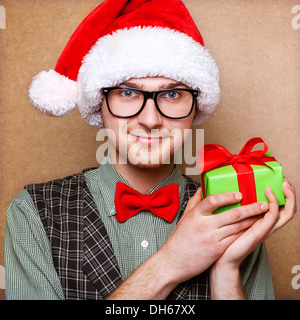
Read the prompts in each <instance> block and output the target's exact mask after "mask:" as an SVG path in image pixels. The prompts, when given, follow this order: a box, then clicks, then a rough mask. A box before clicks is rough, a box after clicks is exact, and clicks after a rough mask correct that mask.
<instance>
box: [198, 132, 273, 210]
mask: <svg viewBox="0 0 300 320" xmlns="http://www.w3.org/2000/svg"><path fill="white" fill-rule="evenodd" d="M259 143H263V149H262V150H257V151H252V149H253V148H254V147H255V146H256V145H257V144H259ZM267 150H268V146H267V145H266V143H265V142H264V141H263V139H262V138H252V139H250V140H249V141H247V142H246V144H245V145H244V147H243V148H242V150H241V151H240V153H239V154H231V153H230V152H229V151H228V150H226V149H225V148H224V147H222V146H220V145H218V144H206V145H204V146H202V147H200V148H199V149H198V154H199V156H200V159H199V169H200V172H202V173H201V184H202V191H203V198H205V185H204V173H205V172H206V171H209V170H212V169H216V168H220V167H224V166H228V165H232V166H233V168H234V169H235V171H236V173H237V179H238V184H239V191H240V192H241V193H242V194H243V200H242V201H241V205H245V204H250V203H253V202H256V199H257V197H256V188H255V180H254V172H253V169H252V167H251V166H250V164H252V165H261V166H265V167H268V168H270V169H272V168H271V167H270V166H268V165H267V164H266V163H265V162H269V161H276V160H275V158H273V157H267V156H265V154H266V152H267ZM272 170H273V169H272Z"/></svg>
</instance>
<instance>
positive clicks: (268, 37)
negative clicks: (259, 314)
mask: <svg viewBox="0 0 300 320" xmlns="http://www.w3.org/2000/svg"><path fill="white" fill-rule="evenodd" d="M99 2H100V1H97V0H76V1H73V0H63V1H62V0H52V1H36V0H34V1H33V0H26V1H25V0H21V1H20V0H19V1H17V0H2V1H0V5H1V6H3V7H4V8H5V11H6V29H1V30H0V81H1V86H0V142H1V144H0V150H1V151H0V152H1V157H0V165H1V167H0V177H1V179H0V195H1V198H0V208H1V211H0V265H3V242H4V226H5V215H6V208H7V206H8V205H9V203H10V201H11V200H12V199H13V198H14V196H15V195H16V194H17V193H18V192H19V191H20V190H22V188H23V186H24V185H26V184H28V183H33V182H43V181H47V180H50V179H55V178H60V177H63V176H67V175H69V174H72V173H75V172H79V171H81V170H82V169H84V168H86V167H90V166H97V165H98V163H97V161H96V151H97V148H98V147H99V145H100V142H97V141H96V133H97V130H96V129H94V128H92V127H89V126H88V125H87V124H86V123H85V122H84V121H83V120H82V119H81V117H80V115H79V113H78V111H77V110H76V111H75V112H73V113H71V114H70V115H68V116H65V117H62V118H54V117H48V116H46V115H44V114H42V113H40V112H39V111H37V110H35V109H34V108H33V107H32V106H31V104H30V102H29V100H28V95H27V92H28V87H29V85H30V82H31V80H32V77H33V76H34V75H36V74H37V73H38V72H40V71H41V70H48V69H50V68H54V67H55V64H56V61H57V59H58V57H59V55H60V53H61V51H62V50H63V48H64V46H65V45H66V43H67V41H68V39H69V37H70V35H71V34H72V33H73V31H74V30H75V28H76V27H77V25H78V24H79V23H80V22H81V21H82V20H83V18H84V17H85V16H86V15H87V14H88V13H89V12H90V11H91V10H92V9H93V8H95V7H96V6H97V5H98V4H99ZM184 3H185V4H186V6H187V7H188V9H189V10H190V12H191V14H192V16H193V18H194V19H195V22H196V24H197V26H198V27H199V30H200V32H201V33H202V35H203V37H204V41H205V44H206V46H207V48H208V49H209V50H210V52H211V54H212V55H213V57H214V58H215V60H216V61H217V64H218V66H219V69H220V76H221V79H220V83H221V90H222V100H221V103H220V105H219V108H218V109H217V111H216V113H215V114H214V116H212V117H211V118H210V120H209V121H208V122H207V123H206V124H205V125H204V126H202V128H204V129H205V143H218V144H221V145H223V146H225V147H226V148H227V149H228V150H230V151H231V152H233V153H238V152H239V150H240V149H241V147H242V146H243V145H244V143H245V142H246V141H247V140H248V139H250V138H252V137H254V136H260V137H262V138H263V139H264V140H265V141H266V143H267V144H268V145H269V149H270V151H271V152H272V154H273V155H274V156H275V157H276V159H277V160H278V161H279V162H280V163H281V164H282V165H283V168H284V175H285V176H286V177H288V178H289V180H290V181H291V183H292V184H293V185H294V186H295V187H296V190H297V191H298V198H300V194H299V190H300V179H299V178H300V176H299V169H298V165H299V157H300V126H299V124H300V90H299V88H300V60H299V59H300V56H299V52H300V41H299V40H300V29H299V30H297V29H295V28H293V25H292V19H293V17H295V14H293V13H292V8H293V7H294V6H296V5H297V1H296V0H284V1H283V0H282V1H280V0H278V1H273V0H256V1H246V0H242V1H241V0H239V1H238V0H227V1H221V0H211V1H207V0H203V1H199V0H185V1H184ZM299 24H300V19H299ZM197 179H198V177H197ZM298 207H299V204H298ZM299 227H300V219H299V215H296V216H295V218H294V220H293V221H292V222H290V223H289V224H288V225H287V226H286V227H285V228H283V229H281V230H280V231H278V232H277V233H276V234H274V235H273V236H272V237H270V238H269V239H268V240H267V247H268V252H269V258H270V262H271V269H272V276H273V282H274V288H275V293H276V298H277V299H299V298H300V290H299V289H298V290H296V289H294V288H293V287H292V285H291V282H292V278H293V277H294V276H295V275H294V274H292V272H291V271H292V268H293V266H294V265H300V243H299V241H298V240H299V231H298V230H299ZM0 292H1V293H0V298H2V299H3V297H4V293H3V290H0Z"/></svg>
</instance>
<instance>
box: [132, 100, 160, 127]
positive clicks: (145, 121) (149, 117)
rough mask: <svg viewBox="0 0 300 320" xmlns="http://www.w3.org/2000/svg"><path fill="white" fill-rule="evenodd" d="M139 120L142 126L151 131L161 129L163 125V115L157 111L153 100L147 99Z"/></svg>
mask: <svg viewBox="0 0 300 320" xmlns="http://www.w3.org/2000/svg"><path fill="white" fill-rule="evenodd" d="M137 120H138V122H139V123H140V124H141V125H143V126H145V127H147V128H149V129H153V128H156V127H159V126H160V125H161V124H162V122H163V119H162V115H161V114H160V113H159V111H158V110H157V108H156V106H155V102H154V100H153V99H151V98H148V99H147V101H146V104H145V106H144V108H143V110H142V111H141V113H139V114H138V116H137Z"/></svg>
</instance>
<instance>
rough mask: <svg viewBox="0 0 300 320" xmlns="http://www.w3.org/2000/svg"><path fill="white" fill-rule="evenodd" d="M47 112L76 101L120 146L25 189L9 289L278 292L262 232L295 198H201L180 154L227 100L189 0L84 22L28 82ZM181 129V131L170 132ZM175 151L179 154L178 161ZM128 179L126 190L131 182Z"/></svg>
mask: <svg viewBox="0 0 300 320" xmlns="http://www.w3.org/2000/svg"><path fill="white" fill-rule="evenodd" d="M30 99H31V101H32V103H33V105H34V106H35V107H36V108H38V109H39V110H41V111H43V112H45V113H47V114H51V115H56V116H61V115H64V114H68V113H69V112H71V111H72V110H73V109H74V108H75V106H78V108H79V111H80V113H81V115H82V117H83V118H84V119H85V120H86V121H87V122H88V123H89V124H91V125H93V126H97V127H99V128H102V127H104V128H105V129H106V130H107V132H108V135H109V139H110V141H111V142H112V144H113V145H114V147H115V150H114V155H115V157H112V156H111V155H110V156H108V157H107V159H105V161H104V162H103V164H102V165H101V166H100V168H97V169H92V170H86V171H84V172H83V173H79V174H75V175H73V176H70V177H67V178H64V179H58V180H55V181H50V182H47V183H42V184H35V185H29V186H26V188H25V189H24V190H23V191H22V192H21V193H19V194H18V195H17V196H16V198H15V199H14V200H13V201H12V203H11V204H10V206H9V208H8V212H7V226H6V242H5V263H6V297H7V298H8V299H209V298H211V299H245V298H249V299H272V298H273V297H274V294H273V288H272V281H271V277H270V269H269V264H268V258H267V253H266V249H265V246H264V244H263V241H264V240H265V239H266V238H267V237H268V236H269V235H271V234H272V233H273V232H275V231H276V230H278V229H279V228H281V227H282V226H283V225H285V224H286V223H287V222H288V221H289V220H291V219H292V217H293V215H294V212H295V193H294V190H293V187H292V186H290V184H289V183H288V181H285V182H284V183H283V191H284V194H285V196H286V205H285V207H284V208H282V209H280V210H279V207H278V202H277V199H276V197H275V196H274V194H273V192H272V190H271V189H270V188H267V189H266V191H265V193H266V196H267V198H268V200H269V201H270V203H269V204H268V203H266V202H262V203H253V204H250V205H247V206H242V207H238V208H235V209H231V210H228V211H226V212H224V213H221V214H218V215H213V214H212V212H213V211H214V210H215V209H217V208H218V207H221V206H223V205H226V204H232V203H237V202H239V201H241V199H242V197H243V195H242V194H240V193H239V192H234V193H222V194H215V195H211V196H209V197H207V198H206V199H204V200H202V201H201V195H200V190H199V184H197V183H195V182H193V181H192V180H191V179H190V178H188V177H186V176H183V175H181V173H180V172H179V168H178V166H177V165H175V162H174V154H175V153H176V151H177V150H179V149H180V148H181V146H182V144H183V143H184V137H185V135H184V130H186V129H191V128H192V126H193V125H195V124H199V123H201V122H203V121H205V120H206V119H207V117H208V116H209V114H211V113H212V112H213V111H214V110H215V107H216V105H217V104H218V101H219V85H218V69H217V66H216V64H215V62H214V60H213V58H212V57H211V56H210V54H209V53H208V51H207V50H206V49H205V47H204V44H203V40H202V37H201V35H200V33H199V31H198V30H197V28H196V26H195V24H194V22H193V20H192V18H191V17H190V15H189V13H188V11H187V9H186V8H185V6H184V5H183V4H182V2H181V1H179V0H168V1H161V0H152V1H146V0H136V1H125V0H118V1H116V0H114V1H112V0H107V1H105V2H103V3H102V4H101V5H100V6H98V7H97V8H96V9H95V10H94V11H93V12H91V14H90V15H89V16H88V17H87V18H86V19H85V20H84V21H83V22H82V23H81V24H80V26H79V27H78V28H77V30H76V31H75V33H74V34H73V35H72V37H71V38H70V41H69V43H68V44H67V46H66V48H65V50H64V51H63V53H62V55H61V56H60V58H59V60H58V63H57V66H56V68H55V71H53V70H50V71H48V72H42V73H40V74H39V75H38V76H36V78H35V79H34V81H33V83H32V85H31V88H30ZM174 129H176V130H174ZM168 160H169V161H168ZM129 186H130V187H129Z"/></svg>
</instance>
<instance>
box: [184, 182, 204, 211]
mask: <svg viewBox="0 0 300 320" xmlns="http://www.w3.org/2000/svg"><path fill="white" fill-rule="evenodd" d="M200 201H201V188H198V190H197V191H196V193H195V194H194V195H193V196H192V197H191V198H190V199H189V201H188V203H187V206H186V209H185V211H190V210H192V209H193V208H194V207H195V206H196V205H197V204H198V203H199V202H200Z"/></svg>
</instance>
